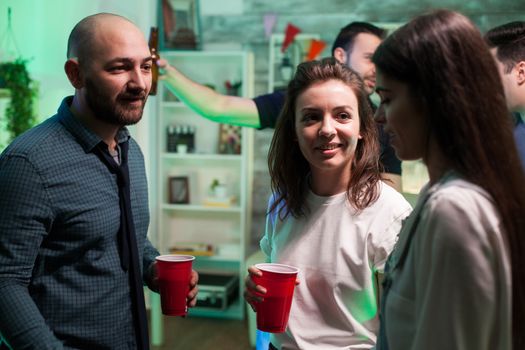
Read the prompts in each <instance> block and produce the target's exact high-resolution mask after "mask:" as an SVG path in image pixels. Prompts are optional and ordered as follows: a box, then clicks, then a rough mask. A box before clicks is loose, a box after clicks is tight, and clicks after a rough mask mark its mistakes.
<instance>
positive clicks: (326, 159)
mask: <svg viewBox="0 0 525 350" xmlns="http://www.w3.org/2000/svg"><path fill="white" fill-rule="evenodd" d="M366 97H367V93H366V91H365V88H364V85H363V81H362V80H361V79H360V78H359V76H358V75H357V74H356V73H355V72H354V71H352V70H350V69H349V68H348V67H346V66H343V65H341V64H339V63H337V62H336V61H335V60H334V59H327V60H323V61H311V62H306V63H302V64H300V65H299V66H298V68H297V72H296V74H295V76H294V78H293V79H292V81H291V82H290V84H289V86H288V89H287V97H286V103H285V106H284V109H283V111H282V114H281V116H280V118H279V121H278V124H277V127H276V129H275V133H274V136H273V139H272V143H271V146H270V151H269V155H268V162H269V167H270V175H271V177H272V190H273V192H274V193H273V196H272V197H271V198H270V201H269V204H268V213H269V214H268V219H267V225H266V230H265V235H264V237H263V239H262V240H261V242H260V244H261V249H262V251H263V252H264V253H265V255H266V257H267V260H268V261H270V262H275V263H282V264H287V265H292V266H296V267H298V268H299V269H300V271H301V272H300V273H299V276H298V279H299V280H300V284H299V285H298V286H297V287H296V289H295V292H294V300H293V302H292V308H291V311H290V318H289V322H288V329H287V331H286V333H279V334H274V335H272V338H271V342H272V344H273V345H274V346H275V347H276V348H278V349H281V348H282V349H311V348H318V349H327V348H346V347H348V346H349V345H350V346H351V347H355V348H360V349H370V348H372V347H373V346H374V344H375V340H376V332H377V330H378V318H377V309H378V307H377V298H378V296H379V295H378V293H377V291H378V287H377V278H380V277H379V275H380V274H381V271H382V269H383V263H384V261H385V260H386V257H387V255H388V253H389V252H390V251H391V249H392V247H393V245H394V242H395V238H396V235H397V232H398V231H399V229H400V227H401V221H402V219H403V218H404V217H406V216H407V215H408V214H409V212H410V211H411V208H410V206H409V204H408V203H407V202H406V201H405V199H404V198H403V197H402V196H401V195H400V194H399V193H398V192H396V191H395V190H394V189H393V188H391V187H390V186H388V185H385V184H384V183H382V182H381V180H380V172H379V161H378V158H379V152H378V147H379V146H378V141H377V134H376V132H377V128H376V126H375V124H374V121H373V120H372V112H371V109H370V106H369V104H368V101H367V98H366ZM312 257H315V258H312ZM249 271H250V273H251V274H252V275H259V274H260V271H259V270H258V269H257V268H256V267H250V269H249ZM246 290H247V292H246V295H245V297H246V300H247V301H248V302H249V303H251V304H252V305H254V304H255V303H257V302H258V301H259V300H260V295H261V294H257V295H256V294H255V291H257V293H262V294H263V295H264V292H265V291H264V289H262V287H261V286H256V285H255V284H254V282H253V281H252V280H251V278H247V280H246ZM326 320H330V321H329V322H327V321H326Z"/></svg>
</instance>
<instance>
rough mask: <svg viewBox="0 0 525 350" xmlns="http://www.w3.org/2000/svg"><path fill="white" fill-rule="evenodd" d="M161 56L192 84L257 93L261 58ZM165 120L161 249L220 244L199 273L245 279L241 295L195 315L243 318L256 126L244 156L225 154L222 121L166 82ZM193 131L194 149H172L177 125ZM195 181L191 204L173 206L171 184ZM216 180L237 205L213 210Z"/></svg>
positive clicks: (201, 261) (200, 260) (160, 137)
mask: <svg viewBox="0 0 525 350" xmlns="http://www.w3.org/2000/svg"><path fill="white" fill-rule="evenodd" d="M160 56H161V57H162V58H164V59H167V60H168V61H169V62H170V64H171V65H173V66H174V67H176V68H177V69H178V70H180V71H181V72H182V73H183V74H184V75H186V76H188V77H189V78H190V79H192V80H194V81H196V82H198V83H201V84H206V85H211V86H213V87H214V88H215V89H216V90H217V91H218V92H220V93H223V94H224V93H226V92H227V91H226V88H225V82H226V81H230V82H231V83H232V84H234V83H237V82H242V84H241V86H240V87H239V90H238V95H239V96H244V97H252V96H253V57H252V55H251V54H250V53H247V52H241V51H236V52H230V51H228V52H225V51H167V52H161V53H160ZM157 100H158V120H157V127H156V130H157V135H156V136H157V137H156V140H157V141H156V143H157V146H158V147H157V155H158V156H157V159H156V171H157V174H156V179H157V206H156V207H157V208H156V209H157V210H156V211H157V215H156V217H157V225H156V226H157V230H158V232H157V246H158V248H159V250H160V252H161V253H162V254H168V253H170V248H171V247H173V246H175V245H178V246H181V245H182V246H184V245H185V244H188V243H203V244H209V245H212V246H213V247H214V254H213V255H212V256H198V255H197V256H196V260H195V261H194V265H193V266H194V269H195V270H197V271H198V272H199V273H217V274H231V275H236V276H238V277H239V282H238V297H237V299H236V300H235V301H234V302H233V303H232V304H231V305H230V306H229V307H227V308H226V309H224V310H222V309H213V308H199V307H196V308H193V309H191V310H190V313H189V314H190V316H192V315H194V316H206V317H220V318H234V319H243V318H244V316H245V312H244V310H245V305H244V300H243V297H242V295H243V289H244V283H243V279H244V275H245V271H246V267H245V265H244V261H245V252H246V249H247V245H248V242H249V240H248V234H249V231H250V213H251V193H252V175H251V174H252V163H253V129H250V128H241V132H240V135H241V141H240V144H241V147H240V154H219V131H220V124H218V123H215V122H212V121H209V120H207V119H205V118H203V117H201V116H199V115H198V114H197V113H196V112H194V111H193V110H192V109H191V108H190V107H188V106H187V105H185V104H184V103H182V102H180V101H177V99H176V97H174V96H173V95H172V94H171V92H169V90H168V89H167V88H166V87H165V86H164V84H159V89H158V95H157ZM177 125H179V126H191V127H192V128H194V130H195V134H194V140H195V142H194V145H195V148H194V151H193V152H191V153H190V152H188V153H182V154H181V153H175V152H168V146H167V145H168V137H167V130H168V127H169V126H177ZM180 176H182V177H187V178H188V180H189V203H170V195H169V191H170V187H169V179H170V178H171V177H180ZM214 179H217V180H219V182H221V183H223V184H224V185H226V188H227V192H228V194H229V195H231V196H233V197H234V198H235V201H234V202H233V203H232V204H231V205H229V206H225V207H222V206H207V205H206V203H205V200H206V198H207V197H209V196H210V193H209V190H210V185H211V183H212V182H213V180H214Z"/></svg>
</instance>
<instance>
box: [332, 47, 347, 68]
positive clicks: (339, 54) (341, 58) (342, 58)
mask: <svg viewBox="0 0 525 350" xmlns="http://www.w3.org/2000/svg"><path fill="white" fill-rule="evenodd" d="M334 58H335V59H336V60H337V62H339V63H341V64H347V62H346V61H347V59H348V55H347V54H346V51H345V50H344V49H343V48H342V47H336V48H335V50H334Z"/></svg>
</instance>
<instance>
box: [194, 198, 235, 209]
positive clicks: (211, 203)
mask: <svg viewBox="0 0 525 350" xmlns="http://www.w3.org/2000/svg"><path fill="white" fill-rule="evenodd" d="M236 200H237V199H236V198H235V196H227V197H206V198H204V201H203V202H202V205H204V206H206V207H219V208H229V207H231V206H233V205H234V204H235V202H236Z"/></svg>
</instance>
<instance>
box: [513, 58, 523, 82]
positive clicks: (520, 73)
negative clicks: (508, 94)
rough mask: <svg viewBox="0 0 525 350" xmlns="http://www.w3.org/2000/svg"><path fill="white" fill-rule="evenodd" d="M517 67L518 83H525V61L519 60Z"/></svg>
mask: <svg viewBox="0 0 525 350" xmlns="http://www.w3.org/2000/svg"><path fill="white" fill-rule="evenodd" d="M515 68H516V78H517V82H518V85H523V84H525V61H519V62H518V63H517V64H516V67H515Z"/></svg>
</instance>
